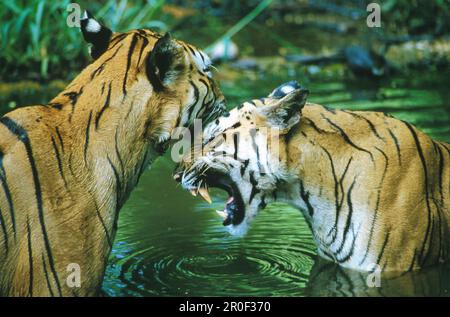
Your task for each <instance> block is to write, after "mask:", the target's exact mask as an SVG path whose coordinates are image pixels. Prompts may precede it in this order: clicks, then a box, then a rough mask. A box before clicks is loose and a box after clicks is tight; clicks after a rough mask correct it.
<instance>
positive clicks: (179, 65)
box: [146, 33, 186, 91]
mask: <svg viewBox="0 0 450 317" xmlns="http://www.w3.org/2000/svg"><path fill="white" fill-rule="evenodd" d="M185 69H186V57H185V54H184V50H183V47H182V46H181V45H180V44H178V43H177V42H176V41H175V40H173V39H172V38H171V37H170V34H169V33H166V35H164V36H163V37H162V38H160V39H158V41H157V42H156V44H155V46H154V47H153V50H152V51H151V52H150V54H149V57H148V60H147V65H146V72H147V76H148V78H149V80H150V82H151V83H152V85H153V88H154V89H155V90H156V91H161V90H163V89H164V88H167V87H169V86H170V85H172V84H174V83H175V82H177V80H178V79H179V78H180V76H181V75H182V73H183V72H184V70H185Z"/></svg>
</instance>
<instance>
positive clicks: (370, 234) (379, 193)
mask: <svg viewBox="0 0 450 317" xmlns="http://www.w3.org/2000/svg"><path fill="white" fill-rule="evenodd" d="M376 149H377V150H378V151H379V152H380V153H381V154H382V155H383V156H384V159H385V165H384V171H383V175H382V176H381V180H380V184H379V185H378V192H377V201H376V204H375V211H374V214H373V219H372V224H371V226H370V233H369V242H368V243H367V248H366V252H365V254H364V257H363V258H362V260H361V262H359V265H362V264H363V263H364V261H365V260H366V258H367V256H368V255H369V250H370V246H371V244H372V237H373V233H374V230H375V222H376V221H377V218H378V210H379V208H380V201H381V189H382V188H383V187H382V186H383V182H384V178H385V176H386V172H387V169H388V166H389V159H388V156H387V155H386V153H384V152H383V151H382V150H381V149H379V148H378V147H376Z"/></svg>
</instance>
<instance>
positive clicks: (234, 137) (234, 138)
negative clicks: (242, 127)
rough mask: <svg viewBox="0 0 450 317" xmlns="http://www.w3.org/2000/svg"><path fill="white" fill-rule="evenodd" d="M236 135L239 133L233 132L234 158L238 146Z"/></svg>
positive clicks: (236, 154)
mask: <svg viewBox="0 0 450 317" xmlns="http://www.w3.org/2000/svg"><path fill="white" fill-rule="evenodd" d="M238 136H239V133H233V144H234V155H233V158H234V159H235V160H237V159H238V147H239V142H238Z"/></svg>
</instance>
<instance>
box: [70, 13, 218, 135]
mask: <svg viewBox="0 0 450 317" xmlns="http://www.w3.org/2000/svg"><path fill="white" fill-rule="evenodd" d="M80 28H81V31H82V34H83V37H84V39H85V40H86V41H87V42H88V43H90V44H91V49H90V53H91V56H92V57H93V59H94V61H93V62H92V63H91V64H90V65H89V66H88V67H87V68H86V69H85V70H84V71H83V72H82V73H81V74H80V76H79V78H78V79H79V80H78V81H77V80H75V81H74V82H73V83H72V84H71V85H69V87H68V89H73V90H75V89H77V87H72V86H76V84H77V83H78V84H79V85H82V86H81V87H79V88H78V89H77V90H79V91H80V92H81V91H83V95H84V96H86V99H89V100H87V101H86V103H95V102H97V103H98V104H99V108H101V107H102V106H103V105H104V104H105V105H106V103H105V102H104V101H103V100H105V99H106V100H107V102H108V104H107V108H109V109H112V108H115V109H123V113H127V118H131V119H133V118H136V119H135V120H139V121H145V124H142V126H144V127H146V128H147V129H148V131H146V134H147V137H148V138H149V139H151V140H152V141H155V143H163V142H165V141H167V140H168V139H169V138H170V133H171V132H172V130H173V129H174V128H175V127H177V126H178V127H190V126H191V125H192V123H193V121H194V119H202V120H203V121H204V122H210V121H212V120H214V119H215V118H216V117H218V116H219V115H220V114H221V113H222V112H223V111H224V110H225V98H224V96H223V94H222V92H221V91H220V88H219V86H218V85H217V83H216V81H215V80H214V78H213V72H212V68H213V67H212V64H211V60H210V59H209V57H208V56H207V55H206V54H205V53H203V52H202V51H201V50H199V49H197V48H195V47H194V46H192V45H190V44H188V43H185V42H182V41H179V40H176V39H173V38H171V37H170V35H169V34H168V33H167V34H166V35H164V36H162V35H159V34H157V33H155V32H153V31H151V30H148V29H137V30H131V31H128V32H123V33H119V32H113V31H111V30H110V29H108V28H107V27H105V26H104V25H102V24H100V22H98V21H97V20H96V19H95V18H94V17H93V16H92V15H91V14H90V13H88V12H85V15H84V16H83V18H82V19H81V20H80ZM86 82H88V83H89V85H86ZM80 95H81V93H80ZM105 97H106V98H105ZM105 108H106V106H105ZM101 109H102V110H101V111H103V108H101ZM99 110H100V109H99ZM107 110H108V109H107ZM101 114H102V115H104V113H103V112H102V113H101Z"/></svg>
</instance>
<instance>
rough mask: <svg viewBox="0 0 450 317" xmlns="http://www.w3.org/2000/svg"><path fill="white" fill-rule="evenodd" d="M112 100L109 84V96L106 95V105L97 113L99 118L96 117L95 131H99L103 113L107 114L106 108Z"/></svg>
mask: <svg viewBox="0 0 450 317" xmlns="http://www.w3.org/2000/svg"><path fill="white" fill-rule="evenodd" d="M110 99H111V82H109V85H108V94H107V95H106V100H105V103H104V104H103V107H102V108H101V109H100V111H99V112H98V113H97V116H96V117H95V130H97V129H98V123H99V122H100V119H101V117H102V115H103V112H105V110H106V108H108V107H109V101H110Z"/></svg>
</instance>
